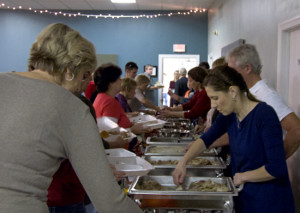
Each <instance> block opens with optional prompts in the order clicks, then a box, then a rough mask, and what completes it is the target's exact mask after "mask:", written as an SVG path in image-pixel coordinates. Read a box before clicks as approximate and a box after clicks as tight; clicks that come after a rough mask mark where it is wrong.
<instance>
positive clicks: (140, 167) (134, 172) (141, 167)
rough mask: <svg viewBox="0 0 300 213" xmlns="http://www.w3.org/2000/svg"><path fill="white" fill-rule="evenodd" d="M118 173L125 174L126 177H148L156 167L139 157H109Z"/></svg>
mask: <svg viewBox="0 0 300 213" xmlns="http://www.w3.org/2000/svg"><path fill="white" fill-rule="evenodd" d="M107 158H108V160H109V162H110V163H111V164H113V165H114V166H115V167H116V169H117V171H122V172H125V175H126V176H144V175H147V174H148V173H149V172H150V170H152V169H154V167H153V166H152V165H151V164H150V163H149V162H148V161H146V160H144V159H142V158H140V157H137V156H131V157H110V156H108V157H107Z"/></svg>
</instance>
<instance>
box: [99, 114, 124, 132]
mask: <svg viewBox="0 0 300 213" xmlns="http://www.w3.org/2000/svg"><path fill="white" fill-rule="evenodd" d="M97 125H98V128H99V130H100V131H103V130H104V131H110V130H115V129H117V128H119V125H118V124H117V123H116V122H114V121H112V120H111V119H110V118H108V117H101V118H97Z"/></svg>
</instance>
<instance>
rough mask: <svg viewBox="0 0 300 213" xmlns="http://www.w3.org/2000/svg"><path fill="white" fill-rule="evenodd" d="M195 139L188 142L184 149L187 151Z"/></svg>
mask: <svg viewBox="0 0 300 213" xmlns="http://www.w3.org/2000/svg"><path fill="white" fill-rule="evenodd" d="M193 143H194V141H192V142H190V143H188V144H187V145H186V146H185V147H184V151H185V152H187V151H189V149H190V147H191V146H192V145H193Z"/></svg>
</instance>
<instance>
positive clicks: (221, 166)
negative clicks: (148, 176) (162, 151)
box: [144, 155, 226, 169]
mask: <svg viewBox="0 0 300 213" xmlns="http://www.w3.org/2000/svg"><path fill="white" fill-rule="evenodd" d="M181 158H182V156H150V155H148V156H144V159H145V160H146V161H148V162H149V163H150V161H159V160H162V161H167V160H177V161H179V160H180V159H181ZM197 158H202V159H206V160H209V161H214V162H216V163H217V165H197V166H193V165H188V164H187V165H186V168H197V169H226V165H225V163H224V161H223V159H222V158H220V157H211V156H210V157H208V156H202V157H197ZM150 164H151V163H150ZM152 166H153V167H154V168H173V169H174V168H175V167H176V165H172V164H165V165H153V164H152Z"/></svg>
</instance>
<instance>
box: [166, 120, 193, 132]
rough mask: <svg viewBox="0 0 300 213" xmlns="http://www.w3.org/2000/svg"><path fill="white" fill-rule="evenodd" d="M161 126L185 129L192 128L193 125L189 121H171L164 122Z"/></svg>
mask: <svg viewBox="0 0 300 213" xmlns="http://www.w3.org/2000/svg"><path fill="white" fill-rule="evenodd" d="M163 128H166V129H186V130H193V129H194V125H193V124H192V123H191V122H190V121H189V122H187V121H181V122H180V121H177V122H176V121H171V122H167V123H165V124H164V126H163Z"/></svg>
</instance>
